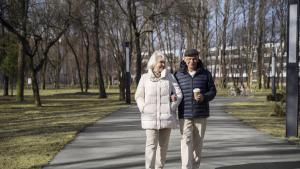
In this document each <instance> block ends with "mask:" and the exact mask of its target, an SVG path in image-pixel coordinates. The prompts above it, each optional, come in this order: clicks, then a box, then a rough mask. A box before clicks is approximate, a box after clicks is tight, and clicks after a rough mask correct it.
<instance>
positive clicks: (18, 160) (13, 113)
mask: <svg viewBox="0 0 300 169" xmlns="http://www.w3.org/2000/svg"><path fill="white" fill-rule="evenodd" d="M78 91H79V90H78V89H67V90H66V89H60V90H45V91H42V90H41V98H42V103H43V107H40V108H37V107H35V105H34V104H33V100H32V96H30V94H29V93H31V92H30V91H26V92H25V94H26V95H25V100H26V101H25V102H23V103H18V102H16V101H15V97H9V96H8V97H3V96H0V168H1V169H2V168H3V169H20V168H31V169H33V168H41V166H42V165H44V164H46V163H47V162H48V161H49V160H51V159H52V158H53V157H54V156H55V155H56V154H57V153H58V152H59V150H60V149H62V148H63V147H64V146H65V145H66V144H67V143H68V142H70V141H72V140H73V139H74V137H75V136H76V134H77V133H78V132H79V131H81V130H83V129H84V128H85V127H86V126H88V125H91V124H93V123H94V122H95V121H97V120H99V119H101V118H103V117H105V116H107V115H108V114H109V113H110V112H113V111H116V110H118V109H120V108H125V107H127V105H126V104H124V102H123V101H119V100H118V93H117V90H116V89H111V90H108V99H98V95H97V93H96V92H97V90H90V92H89V93H88V94H80V93H78Z"/></svg>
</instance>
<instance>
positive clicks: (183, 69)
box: [178, 59, 204, 74]
mask: <svg viewBox="0 0 300 169" xmlns="http://www.w3.org/2000/svg"><path fill="white" fill-rule="evenodd" d="M178 71H179V72H182V73H184V74H186V73H188V70H187V65H186V63H185V62H184V61H181V62H180V68H179V70H178ZM203 71H204V67H203V63H202V61H201V60H200V59H199V62H198V64H197V69H196V74H199V73H202V72H203Z"/></svg>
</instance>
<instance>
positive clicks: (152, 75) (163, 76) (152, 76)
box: [148, 69, 168, 79]
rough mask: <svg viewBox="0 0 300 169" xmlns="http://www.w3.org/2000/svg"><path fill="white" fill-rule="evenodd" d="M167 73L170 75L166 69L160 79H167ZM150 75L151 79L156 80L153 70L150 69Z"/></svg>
mask: <svg viewBox="0 0 300 169" xmlns="http://www.w3.org/2000/svg"><path fill="white" fill-rule="evenodd" d="M167 73H168V70H167V69H164V70H163V71H162V72H161V74H160V78H159V79H162V78H165V77H166V76H167ZM148 74H149V75H150V77H151V78H156V77H155V75H154V73H153V70H152V69H148Z"/></svg>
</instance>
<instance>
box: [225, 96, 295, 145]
mask: <svg viewBox="0 0 300 169" xmlns="http://www.w3.org/2000/svg"><path fill="white" fill-rule="evenodd" d="M273 105H274V103H273V102H267V101H266V97H265V96H254V97H252V98H250V100H247V101H239V102H232V103H228V104H227V105H226V109H225V111H226V112H228V113H230V114H232V115H234V116H236V117H238V118H239V119H241V120H242V121H244V122H246V123H247V124H249V125H250V126H252V127H254V128H256V129H258V130H260V131H263V132H266V133H268V134H271V135H272V136H275V137H279V138H281V139H286V138H285V117H276V116H270V114H272V112H273ZM299 131H300V126H299ZM288 141H290V142H291V143H293V144H298V145H300V137H298V138H295V137H294V138H289V139H288Z"/></svg>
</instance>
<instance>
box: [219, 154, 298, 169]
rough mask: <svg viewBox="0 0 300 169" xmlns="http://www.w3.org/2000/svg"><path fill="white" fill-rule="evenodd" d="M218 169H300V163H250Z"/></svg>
mask: <svg viewBox="0 0 300 169" xmlns="http://www.w3.org/2000/svg"><path fill="white" fill-rule="evenodd" d="M299 158H300V157H299ZM216 169H300V161H291V162H270V163H250V164H240V165H232V166H224V167H218V168H216Z"/></svg>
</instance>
